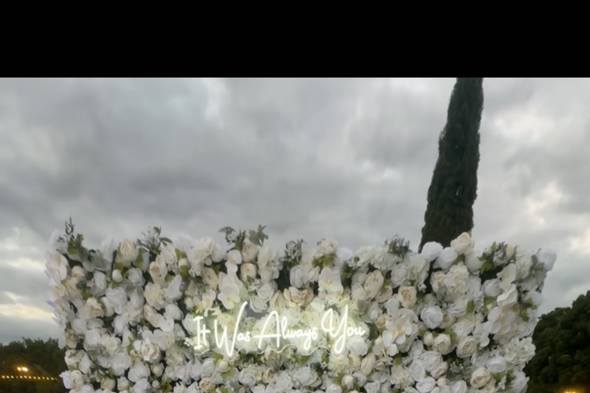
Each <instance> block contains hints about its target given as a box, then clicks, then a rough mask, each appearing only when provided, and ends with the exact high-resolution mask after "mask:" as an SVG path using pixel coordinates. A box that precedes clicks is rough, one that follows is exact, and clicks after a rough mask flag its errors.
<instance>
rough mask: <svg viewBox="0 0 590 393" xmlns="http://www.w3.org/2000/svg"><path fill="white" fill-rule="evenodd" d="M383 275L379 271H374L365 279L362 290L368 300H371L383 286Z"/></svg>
mask: <svg viewBox="0 0 590 393" xmlns="http://www.w3.org/2000/svg"><path fill="white" fill-rule="evenodd" d="M383 280H384V279H383V274H381V272H380V271H379V270H374V271H372V272H371V273H369V274H368V275H367V279H366V280H365V283H364V284H363V289H364V290H365V293H366V294H367V298H368V299H373V298H374V297H375V296H377V294H378V293H379V291H380V290H381V287H382V286H383Z"/></svg>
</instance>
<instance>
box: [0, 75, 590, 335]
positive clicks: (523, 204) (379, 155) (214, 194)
mask: <svg viewBox="0 0 590 393" xmlns="http://www.w3.org/2000/svg"><path fill="white" fill-rule="evenodd" d="M453 84H454V79H451V78H449V79H206V80H199V79H0V138H1V141H2V143H0V168H1V169H0V190H1V191H0V342H3V343H5V342H9V341H12V340H16V339H20V338H21V337H42V338H46V337H55V338H60V337H62V334H61V330H60V328H59V327H58V326H57V325H56V324H55V323H54V322H53V320H52V311H51V308H50V306H49V305H48V304H47V299H49V293H50V289H49V281H48V279H47V277H46V276H45V274H44V260H45V255H46V252H47V250H48V244H49V239H50V237H51V234H52V233H53V232H54V231H56V230H57V231H62V230H63V223H64V221H65V220H66V219H67V218H68V217H72V218H73V220H74V223H75V224H76V226H77V230H78V231H80V232H82V233H84V234H85V236H86V239H87V240H86V242H87V243H86V244H87V245H88V246H89V247H98V246H99V245H100V243H101V242H102V241H103V240H104V239H105V238H108V237H114V238H115V239H120V240H121V239H124V238H131V239H135V238H137V237H139V236H140V235H141V233H142V232H144V231H145V230H146V229H147V228H148V227H150V226H153V225H158V226H161V227H162V229H163V233H164V234H165V235H168V236H169V237H172V238H173V239H175V238H179V237H181V236H190V237H192V238H199V237H202V236H212V237H214V238H216V239H218V240H220V241H221V240H222V235H221V234H219V233H218V230H219V229H220V228H221V227H223V226H226V225H230V226H233V227H236V228H242V229H250V228H254V227H256V226H257V225H258V224H263V225H266V226H267V233H268V234H269V236H270V239H269V241H270V243H271V245H272V246H273V247H274V248H276V249H277V250H282V248H283V245H284V244H285V242H287V241H288V240H293V239H300V238H303V239H305V240H306V241H307V242H309V243H312V244H313V243H315V242H316V241H318V240H320V239H322V238H330V239H334V240H337V241H338V243H339V245H341V246H344V247H348V248H351V249H356V248H358V247H360V246H362V245H370V244H381V243H382V242H383V241H384V240H385V239H387V238H391V237H392V236H394V235H399V236H402V237H404V238H406V239H409V240H410V242H411V244H412V245H413V247H414V248H416V246H417V245H418V243H419V240H420V230H421V228H422V226H423V223H424V211H425V208H426V195H427V190H428V186H429V184H430V179H431V176H432V171H433V169H434V165H435V162H436V158H437V144H438V136H439V133H440V131H441V130H442V128H443V127H444V124H445V120H446V110H447V105H448V101H449V97H450V93H451V90H452V87H453ZM484 97H485V98H484V111H483V117H482V122H481V128H480V133H481V145H480V154H481V160H480V164H479V171H478V182H479V183H478V198H477V200H476V202H475V206H474V223H475V227H474V230H473V237H474V240H475V243H476V248H477V249H479V250H481V249H483V248H484V247H486V246H487V245H489V244H491V243H492V242H493V241H496V240H497V241H507V242H510V243H513V244H517V245H519V246H520V247H521V248H522V249H523V250H526V251H531V252H533V251H536V250H537V249H538V248H550V249H553V250H555V251H556V252H557V254H558V260H557V263H556V265H555V268H554V270H553V271H551V272H550V273H549V276H548V278H547V281H546V285H545V289H544V293H543V295H544V296H543V298H544V300H543V301H544V304H543V307H542V311H543V312H547V311H550V310H551V309H553V308H555V307H563V306H568V305H570V304H571V302H572V301H573V300H574V299H575V298H576V297H577V296H579V295H580V294H583V293H585V292H586V291H588V290H590V255H589V254H590V181H588V177H589V175H590V149H589V147H588V143H589V142H590V111H589V110H588V105H587V104H588V102H589V101H590V80H580V79H485V80H484Z"/></svg>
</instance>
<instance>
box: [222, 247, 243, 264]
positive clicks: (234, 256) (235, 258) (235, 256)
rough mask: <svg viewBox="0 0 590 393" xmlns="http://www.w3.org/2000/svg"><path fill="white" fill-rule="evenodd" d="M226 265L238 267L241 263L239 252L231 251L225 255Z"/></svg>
mask: <svg viewBox="0 0 590 393" xmlns="http://www.w3.org/2000/svg"><path fill="white" fill-rule="evenodd" d="M226 257H227V263H232V264H234V265H239V264H240V263H242V253H240V251H239V250H231V251H230V252H228V253H227V256H226Z"/></svg>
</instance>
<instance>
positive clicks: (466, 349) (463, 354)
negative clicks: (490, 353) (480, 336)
mask: <svg viewBox="0 0 590 393" xmlns="http://www.w3.org/2000/svg"><path fill="white" fill-rule="evenodd" d="M475 351H477V341H476V340H475V338H473V336H467V337H464V338H463V339H461V341H459V344H458V345H457V356H459V357H460V358H468V357H470V356H471V355H473V354H474V353H475Z"/></svg>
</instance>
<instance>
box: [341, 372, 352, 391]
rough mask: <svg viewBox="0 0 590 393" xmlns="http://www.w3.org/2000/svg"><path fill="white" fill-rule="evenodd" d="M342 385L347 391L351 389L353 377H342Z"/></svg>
mask: <svg viewBox="0 0 590 393" xmlns="http://www.w3.org/2000/svg"><path fill="white" fill-rule="evenodd" d="M342 384H343V385H344V386H346V387H347V388H348V389H351V388H352V387H353V386H354V377H353V376H352V375H349V374H348V375H345V376H344V377H342Z"/></svg>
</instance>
